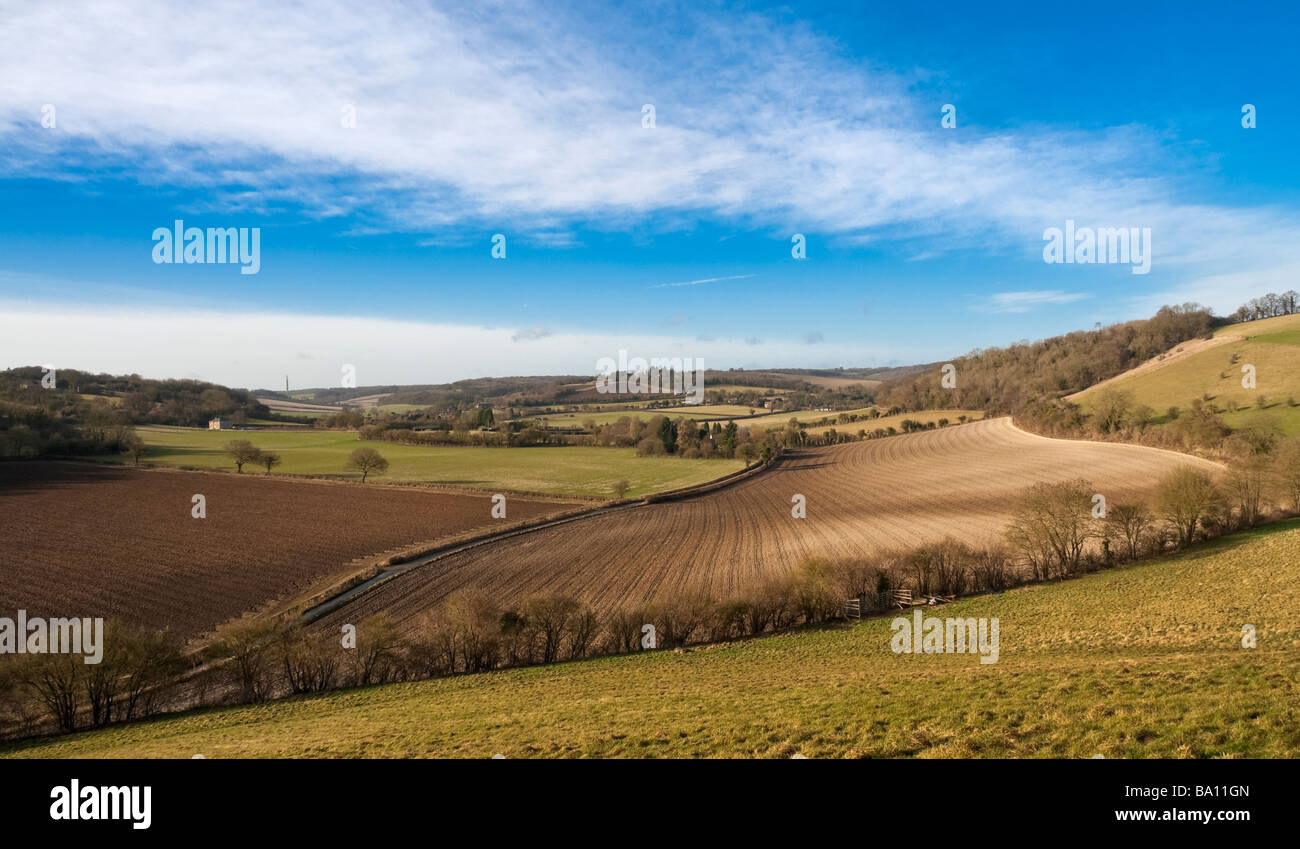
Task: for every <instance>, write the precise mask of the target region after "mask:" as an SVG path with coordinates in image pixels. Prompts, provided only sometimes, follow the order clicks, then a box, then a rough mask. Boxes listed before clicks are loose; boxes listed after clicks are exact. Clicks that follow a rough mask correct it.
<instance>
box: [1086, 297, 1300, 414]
mask: <svg viewBox="0 0 1300 849" xmlns="http://www.w3.org/2000/svg"><path fill="white" fill-rule="evenodd" d="M1215 335H1216V336H1220V337H1223V336H1235V335H1240V336H1243V337H1245V338H1244V339H1242V340H1240V341H1234V342H1229V343H1226V344H1223V345H1218V346H1216V347H1213V348H1209V349H1207V350H1204V351H1201V352H1199V353H1196V354H1192V355H1190V356H1188V357H1185V358H1183V359H1181V360H1178V361H1176V362H1173V363H1171V364H1169V365H1167V366H1164V367H1163V368H1158V369H1154V370H1152V371H1149V372H1146V373H1144V374H1138V375H1133V376H1130V377H1122V378H1120V379H1119V380H1117V381H1115V382H1114V383H1113V384H1111V385H1113V386H1114V387H1116V388H1118V389H1123V390H1125V391H1128V392H1132V393H1133V396H1134V398H1135V399H1136V400H1137V401H1138V402H1139V403H1143V404H1148V405H1150V406H1151V407H1152V409H1153V410H1154V411H1155V412H1156V413H1157V414H1159V415H1163V414H1164V412H1165V411H1166V410H1167V409H1168V408H1169V407H1171V406H1177V407H1181V408H1182V409H1184V410H1186V409H1188V408H1189V407H1191V404H1192V400H1193V399H1195V398H1199V397H1201V396H1202V395H1203V394H1204V393H1209V394H1210V395H1211V396H1213V397H1212V401H1211V403H1213V404H1214V405H1215V406H1217V407H1219V408H1220V409H1227V405H1228V401H1229V400H1232V401H1236V402H1237V403H1238V404H1240V405H1242V406H1243V407H1248V409H1243V410H1242V411H1240V412H1236V413H1225V414H1224V415H1223V419H1224V421H1226V422H1227V423H1228V425H1229V426H1230V427H1234V428H1239V427H1245V426H1249V425H1252V424H1256V423H1258V422H1260V421H1261V420H1263V419H1272V420H1274V421H1275V422H1276V423H1277V424H1278V425H1279V426H1280V427H1281V428H1282V429H1283V430H1284V431H1285V432H1287V433H1289V434H1294V433H1300V406H1298V407H1290V406H1288V405H1287V403H1286V401H1287V399H1288V398H1295V399H1296V400H1297V401H1300V315H1289V316H1279V317H1278V318H1269V319H1263V320H1261V321H1251V322H1246V323H1245V324H1233V325H1230V326H1228V327H1222V328H1219V330H1218V331H1217V332H1216V334H1215ZM1233 354H1238V355H1240V358H1239V360H1238V362H1236V363H1233V362H1232V355H1233ZM1247 363H1249V364H1251V365H1253V366H1255V370H1256V388H1255V389H1244V388H1242V385H1241V379H1242V373H1241V367H1242V365H1244V364H1247ZM1220 374H1223V375H1224V377H1220V376H1219V375H1220ZM1093 395H1094V392H1092V391H1089V392H1085V393H1083V394H1082V395H1080V396H1079V402H1080V403H1081V404H1082V405H1083V406H1084V408H1085V409H1088V407H1089V404H1088V402H1089V400H1090V398H1091V397H1092V396H1093ZM1261 395H1263V396H1264V397H1265V398H1266V399H1267V403H1268V406H1267V407H1266V408H1263V409H1261V408H1260V405H1259V397H1260V396H1261Z"/></svg>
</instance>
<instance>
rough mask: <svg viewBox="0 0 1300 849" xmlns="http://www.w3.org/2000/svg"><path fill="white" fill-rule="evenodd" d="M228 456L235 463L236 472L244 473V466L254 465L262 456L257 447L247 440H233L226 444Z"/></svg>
mask: <svg viewBox="0 0 1300 849" xmlns="http://www.w3.org/2000/svg"><path fill="white" fill-rule="evenodd" d="M225 450H226V455H227V456H228V457H230V459H232V460H234V461H235V471H237V472H239V473H240V474H243V473H244V464H245V463H252V462H254V461H255V460H257V458H258V457H260V456H261V453H262V452H261V451H259V450H258V449H257V446H256V445H254V444H253V443H251V442H249V441H248V440H247V439H232V440H231V441H229V442H227V443H226V449H225Z"/></svg>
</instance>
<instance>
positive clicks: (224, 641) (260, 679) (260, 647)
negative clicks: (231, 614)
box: [208, 619, 276, 702]
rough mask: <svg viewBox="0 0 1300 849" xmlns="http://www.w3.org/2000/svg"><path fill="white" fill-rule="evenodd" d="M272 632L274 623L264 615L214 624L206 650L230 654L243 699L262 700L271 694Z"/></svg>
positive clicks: (248, 700)
mask: <svg viewBox="0 0 1300 849" xmlns="http://www.w3.org/2000/svg"><path fill="white" fill-rule="evenodd" d="M275 632H276V624H275V623H274V622H271V621H269V620H264V619H239V620H236V621H234V622H229V623H227V624H225V625H222V626H221V627H219V628H217V633H216V639H215V640H213V642H212V644H211V645H210V646H209V648H208V651H209V653H210V654H212V655H213V656H216V657H228V658H230V660H231V668H232V669H233V670H234V674H235V679H236V683H238V684H239V689H240V696H241V700H242V701H245V702H261V701H265V700H266V698H267V697H268V696H270V694H271V680H270V670H269V668H268V667H269V658H268V649H269V647H270V641H271V638H272V637H273V636H274V635H275Z"/></svg>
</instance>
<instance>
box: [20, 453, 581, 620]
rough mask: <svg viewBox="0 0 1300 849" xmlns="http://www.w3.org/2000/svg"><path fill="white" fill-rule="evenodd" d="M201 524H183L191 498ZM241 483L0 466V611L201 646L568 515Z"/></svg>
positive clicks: (420, 495)
mask: <svg viewBox="0 0 1300 849" xmlns="http://www.w3.org/2000/svg"><path fill="white" fill-rule="evenodd" d="M196 493H198V494H202V495H204V496H205V497H206V500H207V517H206V518H203V519H196V518H193V517H192V516H191V509H192V506H193V505H192V501H191V499H192V496H193V495H194V494H196ZM490 499H491V494H490V493H484V494H482V495H479V494H461V493H457V492H446V491H432V490H426V489H418V488H399V487H384V486H375V485H364V486H362V485H359V484H339V483H328V482H312V481H289V480H284V479H277V478H274V477H270V478H268V477H264V476H261V475H257V474H249V473H245V474H243V475H234V474H213V473H205V472H173V471H140V470H134V469H128V468H121V467H114V466H88V465H76V464H70V463H38V462H17V463H0V611H8V614H7V615H9V616H13V615H14V611H16V610H18V609H25V610H26V611H27V612H28V614H29V615H31V616H44V617H51V616H78V617H84V616H90V617H95V616H103V617H105V618H110V617H119V618H121V619H123V620H125V621H127V622H130V623H134V624H139V625H146V626H149V627H156V628H162V627H170V628H172V629H173V630H174V631H176V632H178V633H180V634H183V635H184V636H186V637H193V636H198V635H200V634H202V633H204V632H206V631H209V630H211V629H212V628H214V627H215V626H216V625H218V624H220V623H221V622H223V621H225V620H228V619H231V618H233V617H236V616H239V615H240V614H242V613H244V612H246V611H249V610H253V609H256V608H258V607H259V606H261V605H263V604H266V603H267V602H270V601H273V600H283V599H289V598H294V597H296V596H298V595H299V594H302V593H306V592H310V591H314V590H316V589H318V588H323V587H325V586H328V585H329V584H330V583H331V582H332V581H336V580H338V579H340V578H342V577H344V576H346V575H348V574H350V573H351V572H353V571H355V570H357V569H358V568H359V567H360V566H361V565H362V561H363V560H364V559H365V558H367V557H370V556H374V555H377V554H380V553H383V552H385V551H390V550H391V551H395V550H399V549H402V548H406V547H409V546H414V545H422V544H425V543H428V542H432V541H434V540H438V539H444V538H451V537H454V536H460V535H463V534H466V533H470V532H473V531H476V530H484V531H487V530H498V529H500V528H501V527H502V526H503V525H506V524H508V523H513V522H515V521H517V520H521V519H527V518H531V517H537V516H541V515H544V514H551V513H558V512H561V511H562V510H564V509H566V508H567V507H570V506H574V505H570V504H567V503H565V502H560V501H549V500H528V499H524V498H520V497H510V498H509V501H508V504H507V516H508V518H507V519H506V520H500V519H495V520H494V519H492V518H491V512H490V511H491V506H492V505H491V500H490Z"/></svg>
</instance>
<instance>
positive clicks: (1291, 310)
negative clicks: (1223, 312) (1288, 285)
mask: <svg viewBox="0 0 1300 849" xmlns="http://www.w3.org/2000/svg"><path fill="white" fill-rule="evenodd" d="M1297 312H1300V295H1298V294H1296V293H1295V291H1294V290H1288V291H1286V292H1283V293H1282V294H1280V295H1276V294H1273V293H1271V292H1270V293H1269V294H1267V295H1264V296H1263V297H1259V298H1254V299H1252V300H1250V301H1247V302H1246V303H1244V304H1242V305H1241V306H1240V307H1237V311H1236V312H1234V313H1233V314H1232V316H1231V320H1232V321H1257V320H1259V319H1261V318H1273V317H1275V316H1279V315H1294V314H1295V313H1297Z"/></svg>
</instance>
